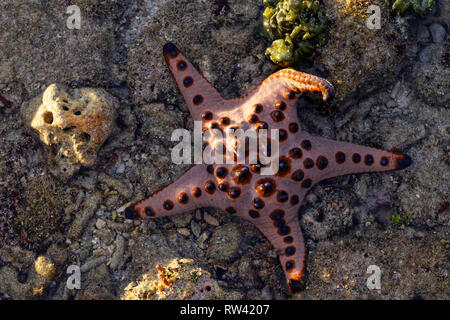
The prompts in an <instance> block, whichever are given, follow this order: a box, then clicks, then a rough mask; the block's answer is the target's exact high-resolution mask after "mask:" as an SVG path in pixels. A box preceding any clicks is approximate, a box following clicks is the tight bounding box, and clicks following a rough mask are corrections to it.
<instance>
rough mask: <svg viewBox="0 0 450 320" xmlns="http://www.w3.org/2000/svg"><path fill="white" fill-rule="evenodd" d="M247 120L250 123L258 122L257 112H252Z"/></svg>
mask: <svg viewBox="0 0 450 320" xmlns="http://www.w3.org/2000/svg"><path fill="white" fill-rule="evenodd" d="M247 121H248V122H249V123H256V122H258V116H257V115H256V114H251V115H249V117H248V119H247Z"/></svg>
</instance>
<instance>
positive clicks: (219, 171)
mask: <svg viewBox="0 0 450 320" xmlns="http://www.w3.org/2000/svg"><path fill="white" fill-rule="evenodd" d="M227 173H228V170H227V168H225V167H219V168H217V170H216V176H217V178H220V179H223V178H225V177H226V176H227Z"/></svg>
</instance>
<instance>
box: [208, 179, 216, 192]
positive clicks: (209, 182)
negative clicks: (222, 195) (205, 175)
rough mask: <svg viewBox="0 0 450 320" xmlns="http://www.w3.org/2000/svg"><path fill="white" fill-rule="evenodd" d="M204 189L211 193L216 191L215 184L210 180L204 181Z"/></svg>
mask: <svg viewBox="0 0 450 320" xmlns="http://www.w3.org/2000/svg"><path fill="white" fill-rule="evenodd" d="M205 191H206V192H208V193H209V194H213V193H214V191H216V185H215V184H214V182H212V181H208V182H206V183H205Z"/></svg>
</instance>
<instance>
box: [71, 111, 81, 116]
mask: <svg viewBox="0 0 450 320" xmlns="http://www.w3.org/2000/svg"><path fill="white" fill-rule="evenodd" d="M73 114H74V115H76V116H79V115H81V111H74V113H73Z"/></svg>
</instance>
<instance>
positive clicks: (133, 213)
mask: <svg viewBox="0 0 450 320" xmlns="http://www.w3.org/2000/svg"><path fill="white" fill-rule="evenodd" d="M138 217H139V212H138V211H137V210H136V209H134V208H133V207H128V208H126V209H125V218H127V219H136V218H138Z"/></svg>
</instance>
